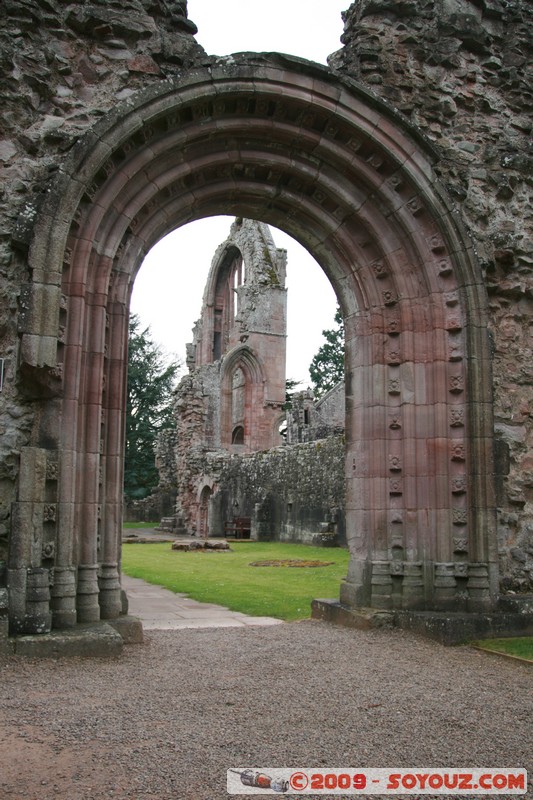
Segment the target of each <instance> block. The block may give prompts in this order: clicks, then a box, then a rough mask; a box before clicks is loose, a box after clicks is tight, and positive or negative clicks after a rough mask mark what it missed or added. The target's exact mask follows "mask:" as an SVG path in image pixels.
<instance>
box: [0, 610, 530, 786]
mask: <svg viewBox="0 0 533 800" xmlns="http://www.w3.org/2000/svg"><path fill="white" fill-rule="evenodd" d="M145 638H146V641H145V644H143V645H130V646H129V647H127V648H126V649H125V652H124V654H123V655H122V656H121V657H120V658H118V659H116V660H97V659H84V660H81V659H80V660H78V659H70V660H66V659H65V660H43V661H34V660H28V659H21V658H15V657H10V658H7V659H5V658H4V659H3V660H0V670H1V671H0V698H1V699H0V753H1V754H2V756H1V761H0V798H1V799H2V800H13V799H16V800H27V798H31V800H48V798H50V799H51V798H54V800H96V798H98V800H100V798H121V799H123V800H125V799H126V798H128V800H132V799H134V800H145V798H158V799H159V800H223V798H226V797H228V795H227V794H226V770H227V769H228V768H229V767H236V766H238V767H256V768H265V767H285V766H296V767H302V766H307V767H321V766H329V767H363V768H364V767H366V768H371V767H385V768H388V767H419V768H421V767H437V766H448V767H460V768H467V767H509V768H512V767H515V768H517V767H524V768H526V769H528V771H529V772H530V776H531V777H533V757H532V747H531V745H532V719H533V716H532V710H533V702H532V699H533V698H532V694H533V693H532V674H533V673H532V670H531V667H529V666H528V665H527V664H523V663H520V662H515V661H508V660H505V659H502V658H498V657H494V656H490V655H486V654H483V653H480V652H477V651H475V650H473V649H470V648H467V647H461V648H444V647H442V646H441V645H438V644H436V643H432V642H430V641H426V640H424V639H420V638H417V637H415V636H413V635H411V634H408V633H403V632H399V631H369V632H362V631H351V630H346V629H343V628H337V627H333V626H329V625H327V624H326V623H323V622H315V621H311V620H309V621H305V622H300V623H292V624H286V625H278V626H274V627H271V628H247V629H240V628H218V629H215V628H211V629H198V630H184V631H172V632H163V631H151V632H150V633H149V634H146V637H145ZM363 794H364V793H363ZM278 796H280V795H278ZM307 796H308V797H310V795H307ZM500 796H501V795H500ZM527 796H528V797H529V798H532V797H533V793H532V792H531V790H529V793H528V795H527ZM323 797H324V795H323ZM352 797H353V795H352ZM411 797H414V795H411ZM426 797H427V795H426ZM456 797H458V796H457V795H456Z"/></svg>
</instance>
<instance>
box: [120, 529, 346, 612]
mask: <svg viewBox="0 0 533 800" xmlns="http://www.w3.org/2000/svg"><path fill="white" fill-rule="evenodd" d="M301 558H304V559H311V560H319V561H333V562H334V563H333V564H331V565H330V566H327V567H251V566H250V562H252V561H263V560H271V559H301ZM348 559H349V554H348V550H343V549H341V548H329V547H328V548H322V547H307V546H306V545H298V544H281V543H279V542H247V543H239V542H236V543H232V544H231V551H218V552H216V551H192V552H179V551H176V550H172V549H171V545H170V544H125V545H124V546H123V548H122V568H123V570H124V572H125V573H126V575H130V576H131V577H133V578H143V580H145V581H148V583H154V584H157V585H159V586H164V587H165V588H167V589H170V590H171V591H173V592H184V593H185V594H187V595H189V597H192V598H193V599H194V600H200V601H201V602H204V603H217V604H219V605H222V606H226V607H227V608H230V609H231V610H232V611H242V612H244V613H245V614H250V615H252V616H268V617H277V618H278V619H284V620H298V619H306V618H308V617H309V616H310V613H311V608H310V605H311V601H312V600H313V599H314V598H316V597H334V598H338V596H339V586H340V583H341V580H342V579H343V578H344V577H346V572H347V569H348Z"/></svg>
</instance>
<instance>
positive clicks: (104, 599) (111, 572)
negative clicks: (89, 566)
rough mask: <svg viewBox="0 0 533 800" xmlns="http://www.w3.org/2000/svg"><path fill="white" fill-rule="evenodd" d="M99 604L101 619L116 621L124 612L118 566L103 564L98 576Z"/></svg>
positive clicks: (115, 564)
mask: <svg viewBox="0 0 533 800" xmlns="http://www.w3.org/2000/svg"><path fill="white" fill-rule="evenodd" d="M98 586H99V589H100V591H99V594H98V602H99V605H100V618H101V619H116V618H117V617H118V616H119V615H120V613H121V612H122V598H121V594H120V577H119V573H118V564H117V563H116V562H114V563H111V564H101V565H100V574H99V576H98Z"/></svg>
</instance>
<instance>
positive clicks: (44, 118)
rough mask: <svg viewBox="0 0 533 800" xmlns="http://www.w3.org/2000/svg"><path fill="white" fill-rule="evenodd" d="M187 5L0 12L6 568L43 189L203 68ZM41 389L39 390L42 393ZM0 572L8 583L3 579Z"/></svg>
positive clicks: (0, 530) (51, 5)
mask: <svg viewBox="0 0 533 800" xmlns="http://www.w3.org/2000/svg"><path fill="white" fill-rule="evenodd" d="M186 5H187V4H186V2H176V1H175V0H128V1H127V2H122V0H106V2H105V3H103V2H100V1H99V0H95V2H92V3H91V2H89V3H65V2H59V1H58V0H4V2H2V13H1V14H0V74H1V77H2V80H1V84H0V104H1V112H2V113H1V115H0V197H1V201H2V202H1V204H0V358H3V359H5V375H4V385H3V389H2V394H1V396H0V400H1V404H0V563H1V562H2V560H3V559H4V558H5V552H6V547H7V537H8V530H9V527H10V509H11V503H12V502H13V501H14V499H15V491H16V483H17V480H18V473H19V453H20V449H21V448H22V447H23V446H25V445H28V444H33V445H34V446H42V443H40V442H30V441H29V437H30V429H31V427H32V422H33V419H34V416H35V415H36V414H38V413H39V402H38V400H39V392H36V391H35V387H34V386H32V385H31V381H30V380H27V381H26V384H25V385H22V384H21V383H18V382H16V367H17V362H18V337H17V327H18V318H19V315H20V314H24V313H32V310H31V309H28V308H26V306H25V293H24V285H25V284H26V283H27V282H28V280H29V278H30V276H29V274H28V272H27V268H26V259H25V247H26V239H27V236H28V233H29V229H30V226H31V223H32V221H33V219H34V218H35V215H36V208H38V207H39V202H43V201H44V203H46V199H45V198H43V197H42V192H43V190H44V187H45V185H46V183H47V181H48V180H49V179H50V178H51V177H52V175H53V174H54V173H55V172H56V171H57V170H58V169H60V167H61V163H62V161H63V160H64V158H66V156H67V154H68V152H69V150H70V149H71V148H72V147H73V146H74V145H75V143H76V142H77V141H78V139H79V138H80V136H82V135H83V134H84V133H85V132H86V131H87V130H89V129H90V128H91V126H92V125H94V123H96V122H97V121H98V120H99V119H100V118H101V117H102V115H103V114H105V113H106V112H107V111H109V110H110V109H113V108H114V107H115V106H116V105H117V103H118V102H119V101H123V100H127V98H128V97H130V96H131V95H132V94H134V93H135V92H136V91H138V90H139V89H141V88H143V87H146V86H147V85H149V84H152V83H155V82H160V81H163V80H165V78H167V77H171V76H173V75H175V74H177V73H178V72H180V71H182V70H183V69H186V68H188V67H190V66H191V65H193V64H195V63H200V62H201V61H203V60H205V53H204V51H203V49H202V48H201V47H200V45H198V44H197V43H196V41H195V39H194V36H193V34H194V33H196V26H195V25H194V24H193V23H192V22H191V21H189V20H188V19H187V17H186V13H187V12H186ZM40 388H41V387H40ZM1 577H2V576H1V575H0V582H1Z"/></svg>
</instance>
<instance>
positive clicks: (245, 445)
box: [176, 217, 287, 533]
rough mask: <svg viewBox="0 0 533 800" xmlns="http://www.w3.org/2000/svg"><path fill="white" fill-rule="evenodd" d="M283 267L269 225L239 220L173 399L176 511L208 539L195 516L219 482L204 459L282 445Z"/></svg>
mask: <svg viewBox="0 0 533 800" xmlns="http://www.w3.org/2000/svg"><path fill="white" fill-rule="evenodd" d="M286 261H287V255H286V251H285V250H281V249H278V248H276V246H275V244H274V241H273V239H272V235H271V233H270V230H269V228H268V226H267V225H264V224H263V223H261V222H256V221H255V220H250V219H242V218H240V217H238V218H237V219H236V220H235V221H234V223H233V224H232V226H231V230H230V233H229V236H228V238H227V239H226V241H225V242H223V243H222V244H221V245H220V247H219V248H218V249H217V251H216V253H215V256H214V258H213V262H212V265H211V270H210V273H209V276H208V279H207V283H206V288H205V292H204V297H203V303H202V313H201V317H200V319H199V320H198V321H197V323H196V325H195V328H194V331H193V342H192V343H191V344H189V345H188V346H187V365H188V368H189V374H188V375H187V376H185V377H184V378H183V379H182V381H181V383H180V385H179V386H178V389H177V391H176V397H177V400H176V419H177V445H176V455H177V459H176V469H177V475H178V508H179V512H180V517H181V519H182V521H183V523H184V525H185V529H186V530H187V531H188V532H191V533H194V532H196V531H197V530H200V531H201V533H207V530H206V528H205V525H204V524H203V522H201V521H199V514H198V508H199V507H202V508H203V507H204V506H205V499H206V496H207V490H209V493H211V492H212V491H213V490H214V484H215V483H216V480H215V479H214V478H213V477H211V476H209V475H206V474H205V470H206V466H205V464H204V460H203V459H204V457H205V454H206V453H208V452H211V453H212V452H214V451H225V452H234V453H251V452H255V451H257V450H268V449H269V448H272V447H276V446H277V445H278V444H281V442H282V439H281V435H280V433H279V426H280V423H281V421H282V417H283V405H284V402H285V362H286V331H287V290H286V289H285V277H286ZM202 492H203V496H202ZM202 514H203V512H202ZM204 516H205V514H204ZM202 519H203V517H202Z"/></svg>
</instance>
